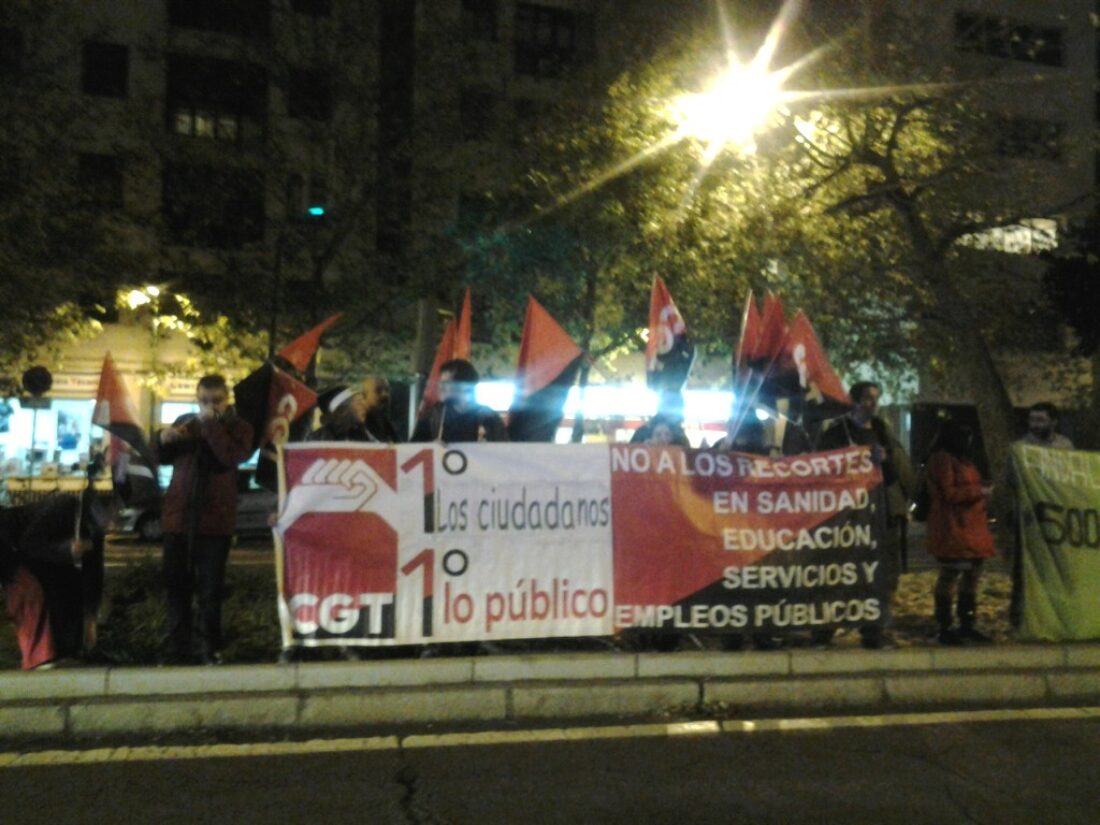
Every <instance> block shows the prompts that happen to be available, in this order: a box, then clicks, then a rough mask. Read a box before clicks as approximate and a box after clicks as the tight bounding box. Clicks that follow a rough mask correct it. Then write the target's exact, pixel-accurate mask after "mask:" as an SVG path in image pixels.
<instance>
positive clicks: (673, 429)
mask: <svg viewBox="0 0 1100 825" xmlns="http://www.w3.org/2000/svg"><path fill="white" fill-rule="evenodd" d="M630 443H631V444H671V445H672V446H673V447H683V448H684V449H685V450H686V449H688V448H689V447H690V446H691V443H690V442H689V441H688V437H687V435H686V434H685V433H684V428H683V426H682V424H681V422H680V421H679V420H677V419H676V418H675V417H674V416H671V415H668V414H666V413H657V414H656V415H655V416H653V417H652V418H650V419H649V421H647V422H646V423H645V424H643V425H642V426H640V427H639V428H638V429H636V430H635V431H634V435H632V436H631V437H630Z"/></svg>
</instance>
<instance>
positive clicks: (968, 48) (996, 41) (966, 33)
mask: <svg viewBox="0 0 1100 825" xmlns="http://www.w3.org/2000/svg"><path fill="white" fill-rule="evenodd" d="M1062 39H1063V38H1062V30H1061V29H1059V28H1056V27H1053V26H1034V25H1031V24H1028V23H1022V22H1020V21H1017V20H1010V19H1008V18H1005V17H993V16H990V15H986V14H974V13H972V12H958V13H957V14H956V15H955V47H956V48H957V49H959V51H964V52H977V53H979V54H988V55H992V56H993V57H1003V58H1007V59H1009V60H1021V61H1024V62H1026V63H1039V64H1042V65H1044V66H1062V65H1064V60H1065V58H1064V55H1063V53H1062Z"/></svg>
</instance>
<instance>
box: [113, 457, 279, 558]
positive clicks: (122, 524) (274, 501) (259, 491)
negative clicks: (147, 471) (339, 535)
mask: <svg viewBox="0 0 1100 825" xmlns="http://www.w3.org/2000/svg"><path fill="white" fill-rule="evenodd" d="M278 502H279V497H278V495H277V494H276V493H273V492H272V491H271V490H265V489H264V488H263V487H261V486H259V485H258V484H257V483H256V471H255V468H252V467H242V468H241V469H240V470H238V472H237V524H236V528H237V535H238V536H246V537H247V536H260V535H264V534H266V533H267V531H268V530H270V529H271V528H270V527H269V526H268V523H267V518H268V515H270V514H271V513H274V512H275V509H276V507H277V506H278ZM160 506H161V501H160V499H156V500H152V501H145V502H137V503H135V504H133V505H131V506H129V507H124V508H123V509H121V510H120V511H119V513H118V517H117V518H116V521H115V529H116V531H117V532H119V533H123V534H128V535H135V536H137V537H138V538H139V539H141V540H142V541H148V542H153V541H160V539H161V536H162V531H161V528H160Z"/></svg>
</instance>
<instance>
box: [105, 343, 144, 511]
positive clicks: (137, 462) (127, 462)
mask: <svg viewBox="0 0 1100 825" xmlns="http://www.w3.org/2000/svg"><path fill="white" fill-rule="evenodd" d="M92 423H93V424H95V425H96V426H98V427H102V428H103V429H105V430H106V431H107V432H109V433H110V434H111V436H112V438H111V451H110V453H111V456H110V461H111V478H112V479H113V480H114V482H115V485H116V489H117V490H118V492H119V494H120V495H122V497H123V498H124V499H125V500H126V501H127V502H130V501H144V500H147V499H149V498H154V497H155V496H156V495H157V494H158V492H159V484H158V482H157V474H156V466H157V460H156V456H155V455H153V451H152V450H151V449H150V448H149V444H148V443H147V442H146V441H145V431H144V430H142V428H141V425H140V424H139V423H138V417H137V409H136V408H135V407H134V402H133V400H132V399H131V398H130V393H129V392H128V391H127V389H126V384H125V383H124V382H123V380H122V376H120V375H119V374H118V372H117V371H116V370H115V362H114V360H113V359H112V358H111V353H107V354H106V355H105V356H104V358H103V368H102V369H101V370H100V372H99V387H98V388H97V389H96V395H95V409H94V410H93V411H92ZM116 439H117V440H118V441H122V442H125V443H126V444H127V445H128V446H129V447H130V450H131V452H130V453H129V454H127V453H126V452H125V451H124V450H122V449H119V445H118V444H117V443H116Z"/></svg>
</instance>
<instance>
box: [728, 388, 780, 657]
mask: <svg viewBox="0 0 1100 825" xmlns="http://www.w3.org/2000/svg"><path fill="white" fill-rule="evenodd" d="M711 449H713V450H719V451H726V450H730V451H733V452H738V453H750V454H752V455H761V456H767V455H770V454H771V447H770V446H769V444H768V433H767V431H766V430H765V428H764V422H763V421H761V420H760V419H759V418H757V416H756V413H755V411H753V410H748V411H743V410H738V411H736V412H735V413H734V415H731V416H730V418H729V421H727V422H726V434H725V436H723V437H722V438H721V439H720V440H719V441H717V442H716V443H715V444H714V446H713V447H712V448H711ZM747 641H751V642H752V646H753V647H754V648H755V649H756V650H776V649H778V648H780V647H782V644H783V643H782V641H781V640H780V639H777V638H776V637H774V636H772V635H771V634H768V633H752V634H743V633H725V634H723V635H722V637H721V645H722V649H723V650H744V648H745V644H746V642H747Z"/></svg>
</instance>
